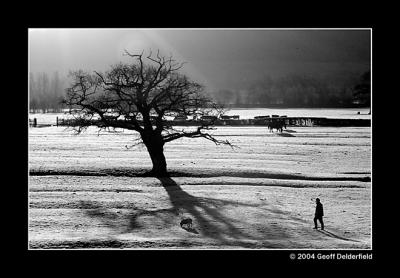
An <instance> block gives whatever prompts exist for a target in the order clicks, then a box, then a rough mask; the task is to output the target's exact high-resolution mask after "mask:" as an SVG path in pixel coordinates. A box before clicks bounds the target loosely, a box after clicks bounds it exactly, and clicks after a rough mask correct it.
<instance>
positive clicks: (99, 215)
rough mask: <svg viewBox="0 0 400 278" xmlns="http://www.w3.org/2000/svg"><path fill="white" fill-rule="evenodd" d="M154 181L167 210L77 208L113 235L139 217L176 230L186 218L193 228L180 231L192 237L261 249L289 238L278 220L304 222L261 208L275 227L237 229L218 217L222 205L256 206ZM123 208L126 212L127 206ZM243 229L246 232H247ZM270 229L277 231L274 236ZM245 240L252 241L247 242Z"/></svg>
mask: <svg viewBox="0 0 400 278" xmlns="http://www.w3.org/2000/svg"><path fill="white" fill-rule="evenodd" d="M158 179H159V180H160V182H161V185H162V186H163V187H164V189H165V190H166V192H167V194H168V197H169V200H170V202H171V204H172V207H170V208H167V209H165V208H164V209H156V210H146V209H141V208H138V207H136V206H134V205H133V204H129V207H128V208H129V209H130V212H129V213H128V214H126V213H121V212H120V211H119V210H118V208H117V207H113V209H110V208H106V207H105V205H104V204H101V203H99V202H93V201H81V202H80V208H81V209H83V210H84V212H85V214H86V215H87V216H89V217H91V218H95V219H98V220H100V221H101V223H102V225H104V226H106V227H109V228H111V229H112V230H113V231H114V232H117V233H131V232H134V231H135V230H137V229H140V228H142V224H141V221H140V219H139V218H140V217H146V216H150V217H152V218H153V219H152V220H153V221H154V222H155V225H159V226H175V225H176V226H178V227H179V223H180V221H181V220H182V219H183V218H186V217H190V218H192V220H193V227H191V228H189V227H185V226H183V227H182V229H183V230H185V231H187V232H189V233H193V234H201V236H203V237H207V238H209V239H213V240H215V241H216V242H217V243H218V244H221V245H226V246H241V247H247V248H249V247H250V248H251V247H254V244H257V241H259V243H260V244H262V245H263V246H267V245H268V244H269V243H268V240H269V239H272V238H276V237H279V238H281V239H285V238H289V237H290V234H287V232H285V228H284V227H283V226H282V225H281V223H279V220H280V219H281V220H282V219H284V218H289V219H291V220H292V221H296V222H298V223H300V222H304V219H301V218H297V217H295V216H293V215H290V213H289V214H288V212H284V211H282V210H280V209H277V208H265V210H267V211H269V213H270V214H271V213H272V214H273V215H274V216H271V218H273V219H276V220H277V221H278V223H276V224H277V225H276V226H275V227H272V226H263V227H262V231H260V230H258V229H257V231H255V230H254V229H253V228H252V227H238V226H243V223H239V219H235V218H234V217H228V216H226V215H224V214H222V213H221V209H225V210H228V209H229V208H226V206H236V207H238V206H239V207H259V206H260V205H259V204H249V203H243V202H236V201H230V200H222V199H216V198H209V197H196V196H193V195H191V194H189V193H187V192H186V191H184V190H183V189H182V188H181V187H180V186H179V185H178V184H177V183H176V182H175V181H174V180H173V179H171V178H169V177H165V178H158ZM124 208H125V209H126V208H127V207H124ZM260 217H263V216H260ZM261 225H262V224H261ZM179 228H181V227H179ZM247 228H249V229H248V230H247ZM299 228H300V227H299ZM273 229H278V234H276V232H277V231H276V230H273ZM249 240H252V241H256V242H255V243H254V242H253V243H250V242H249ZM267 247H268V246H267Z"/></svg>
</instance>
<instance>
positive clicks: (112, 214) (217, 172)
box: [29, 127, 372, 249]
mask: <svg viewBox="0 0 400 278" xmlns="http://www.w3.org/2000/svg"><path fill="white" fill-rule="evenodd" d="M213 133H214V134H215V135H216V136H219V137H218V138H220V139H229V140H230V141H231V142H232V143H233V144H235V145H236V146H237V147H238V148H234V149H232V148H230V147H229V146H216V145H215V144H214V143H212V142H209V141H206V140H204V139H203V140H202V139H195V140H190V139H185V138H184V139H180V140H177V141H173V142H171V143H168V144H167V145H166V146H165V155H166V158H167V163H168V168H169V170H170V171H171V172H172V177H171V179H170V180H159V179H156V178H150V177H147V178H144V177H138V176H137V175H135V173H137V172H138V171H139V170H140V171H141V170H149V169H150V167H151V161H150V158H149V156H148V153H147V151H146V149H145V147H144V146H134V147H132V148H129V149H128V148H126V147H125V146H131V145H132V144H133V142H134V141H133V140H134V139H135V138H136V136H137V135H136V134H135V133H134V132H130V131H124V132H121V133H119V134H110V133H100V134H99V135H98V133H97V131H96V129H94V128H93V129H92V128H89V130H88V131H87V132H86V133H83V134H81V135H73V133H72V132H70V131H65V128H64V127H46V128H30V129H29V169H30V171H31V172H32V173H36V174H38V173H42V174H43V173H45V172H47V174H46V175H43V176H39V175H32V176H30V177H29V246H30V248H196V249H204V248H212V249H214V248H215V249H220V248H222V249H226V248H228V249H231V248H233V249H236V248H256V249H258V248H266V249H275V248H287V249H297V248H299V249H302V248H308V249H354V248H356V249H369V248H371V228H372V220H371V198H372V195H371V186H372V185H371V181H370V177H371V129H370V128H366V127H290V129H289V130H287V131H285V132H284V134H290V135H293V136H282V134H281V135H279V134H277V133H270V132H269V131H268V130H267V128H264V127H218V128H217V129H216V130H215V131H213ZM85 173H86V174H87V173H91V174H93V176H84V175H83V174H85ZM101 175H102V176H101ZM167 185H169V186H167ZM317 197H319V198H320V199H321V202H322V203H323V205H324V210H325V217H324V221H325V225H326V231H327V232H326V233H323V232H321V231H319V230H318V231H315V230H313V229H312V227H313V225H314V224H313V213H314V210H315V201H314V200H315V198H317ZM183 217H191V218H192V219H193V229H192V230H185V229H182V228H181V227H180V226H179V222H180V220H181V219H182V218H183Z"/></svg>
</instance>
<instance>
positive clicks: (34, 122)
mask: <svg viewBox="0 0 400 278" xmlns="http://www.w3.org/2000/svg"><path fill="white" fill-rule="evenodd" d="M33 126H34V127H36V126H37V119H36V118H33Z"/></svg>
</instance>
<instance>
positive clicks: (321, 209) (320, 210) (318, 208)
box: [314, 198, 324, 230]
mask: <svg viewBox="0 0 400 278" xmlns="http://www.w3.org/2000/svg"><path fill="white" fill-rule="evenodd" d="M315 203H316V204H317V206H316V207H315V216H314V224H315V227H314V229H318V224H317V220H319V223H321V230H323V229H324V220H323V219H322V217H323V216H324V207H323V206H322V203H321V202H320V200H319V198H317V199H316V200H315Z"/></svg>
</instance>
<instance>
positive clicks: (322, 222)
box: [319, 216, 324, 230]
mask: <svg viewBox="0 0 400 278" xmlns="http://www.w3.org/2000/svg"><path fill="white" fill-rule="evenodd" d="M319 222H320V223H321V230H323V229H324V220H322V216H321V217H320V218H319Z"/></svg>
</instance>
